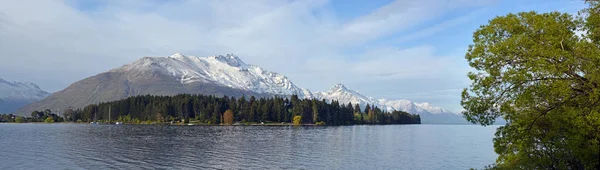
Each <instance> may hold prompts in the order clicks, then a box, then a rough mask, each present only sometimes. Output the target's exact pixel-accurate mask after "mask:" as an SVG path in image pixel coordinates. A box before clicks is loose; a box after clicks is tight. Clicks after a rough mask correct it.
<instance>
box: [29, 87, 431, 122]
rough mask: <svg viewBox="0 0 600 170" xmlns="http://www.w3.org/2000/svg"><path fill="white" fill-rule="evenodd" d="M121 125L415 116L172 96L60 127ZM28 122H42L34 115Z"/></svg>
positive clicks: (286, 101)
mask: <svg viewBox="0 0 600 170" xmlns="http://www.w3.org/2000/svg"><path fill="white" fill-rule="evenodd" d="M109 109H110V117H111V121H122V122H126V123H140V122H156V123H164V122H170V121H177V122H179V121H184V122H185V123H187V122H190V121H195V122H199V123H204V124H231V123H234V122H238V123H253V122H255V123H257V122H264V123H273V122H277V123H279V122H290V123H291V122H293V121H294V118H296V119H297V122H296V123H299V124H320V125H325V124H326V125H354V124H419V123H420V122H421V118H420V116H419V115H416V114H409V113H406V112H402V111H393V112H386V111H383V110H382V109H380V108H378V107H371V106H370V105H367V106H366V107H365V108H364V109H361V108H360V106H359V105H358V104H352V103H347V104H344V103H339V102H338V101H335V100H333V101H331V102H327V101H326V100H316V99H300V98H298V96H296V95H293V96H291V97H290V98H285V97H272V98H255V97H254V96H251V97H249V98H247V97H245V96H242V97H240V98H235V97H227V96H224V97H216V96H212V95H209V96H206V95H190V94H180V95H176V96H153V95H143V96H135V97H129V98H127V99H122V100H118V101H111V102H103V103H99V104H91V105H88V106H85V107H84V108H79V109H73V108H69V109H66V110H65V111H64V113H63V115H64V119H65V121H71V122H77V121H79V122H96V121H107V120H108V119H109ZM31 115H32V117H34V118H37V117H39V118H40V119H44V118H46V119H47V117H43V116H44V114H41V112H38V111H35V112H33V113H31Z"/></svg>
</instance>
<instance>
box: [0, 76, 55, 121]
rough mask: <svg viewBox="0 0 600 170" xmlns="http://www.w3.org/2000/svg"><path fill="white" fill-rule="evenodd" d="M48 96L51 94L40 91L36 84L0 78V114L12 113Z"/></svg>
mask: <svg viewBox="0 0 600 170" xmlns="http://www.w3.org/2000/svg"><path fill="white" fill-rule="evenodd" d="M48 95H50V93H48V92H46V91H44V90H42V89H40V87H38V85H36V84H33V83H29V82H18V81H8V80H4V79H1V78H0V113H12V112H14V111H16V110H17V109H19V108H21V107H23V106H25V105H27V104H30V103H33V102H36V101H39V100H41V99H43V98H45V97H47V96H48Z"/></svg>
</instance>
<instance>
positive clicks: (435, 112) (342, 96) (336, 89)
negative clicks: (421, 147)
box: [314, 83, 467, 124]
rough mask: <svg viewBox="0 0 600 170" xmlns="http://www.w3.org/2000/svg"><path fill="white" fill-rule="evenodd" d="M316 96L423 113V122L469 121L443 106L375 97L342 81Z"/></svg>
mask: <svg viewBox="0 0 600 170" xmlns="http://www.w3.org/2000/svg"><path fill="white" fill-rule="evenodd" d="M314 96H315V98H317V99H319V100H323V99H325V100H327V101H331V100H337V101H339V102H340V103H348V102H352V104H356V103H358V104H359V105H360V107H361V109H364V108H365V107H366V105H367V104H369V105H371V106H377V107H379V108H381V109H383V110H387V111H393V110H398V111H404V112H408V113H412V114H419V115H421V119H422V120H421V122H423V123H450V124H457V123H460V124H464V123H467V122H466V120H464V118H462V116H461V115H459V114H456V113H453V112H451V111H448V110H446V109H444V108H441V107H436V106H432V105H431V104H429V103H415V102H412V101H409V100H387V99H374V98H372V97H367V96H365V95H363V94H361V93H359V92H357V91H354V90H351V89H348V88H347V87H346V86H345V85H343V84H341V83H338V84H335V85H334V86H333V87H332V88H330V89H329V90H328V91H326V92H315V93H314Z"/></svg>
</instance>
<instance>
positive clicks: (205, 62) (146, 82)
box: [18, 53, 312, 114]
mask: <svg viewBox="0 0 600 170" xmlns="http://www.w3.org/2000/svg"><path fill="white" fill-rule="evenodd" d="M181 93H187V94H205V95H216V96H223V95H227V96H238V97H239V96H242V95H248V96H250V95H253V96H257V97H266V96H273V95H280V96H289V95H292V94H295V95H298V96H299V97H303V98H311V97H312V94H311V92H310V91H309V90H306V89H302V88H299V87H297V86H296V85H295V84H294V83H292V82H291V81H290V80H289V79H288V78H287V77H286V76H284V75H281V74H278V73H275V72H270V71H267V70H265V69H263V68H261V67H258V66H255V65H249V64H246V63H244V62H243V61H242V60H240V59H239V58H238V57H237V56H235V55H233V54H227V55H215V56H209V57H195V56H186V55H182V54H179V53H176V54H173V55H171V56H169V57H143V58H141V59H139V60H137V61H135V62H133V63H130V64H127V65H124V66H122V67H119V68H115V69H112V70H110V71H108V72H104V73H100V74H98V75H95V76H92V77H89V78H86V79H83V80H81V81H78V82H75V83H73V84H71V85H70V86H69V87H67V88H66V89H64V90H62V91H59V92H56V93H54V94H52V95H50V96H49V97H47V98H46V99H44V100H42V101H39V102H36V103H33V104H30V105H28V106H25V107H23V108H21V109H19V111H18V113H21V114H26V113H30V112H32V111H34V110H43V109H47V108H49V109H61V110H62V109H64V108H67V107H73V108H81V107H84V106H86V105H89V104H93V103H99V102H106V101H113V100H119V99H124V98H127V97H131V96H137V95H146V94H152V95H176V94H181Z"/></svg>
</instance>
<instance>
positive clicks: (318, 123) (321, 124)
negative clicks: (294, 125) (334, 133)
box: [315, 121, 325, 126]
mask: <svg viewBox="0 0 600 170" xmlns="http://www.w3.org/2000/svg"><path fill="white" fill-rule="evenodd" d="M315 125H319V126H323V125H325V122H323V121H321V122H317V123H315Z"/></svg>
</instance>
